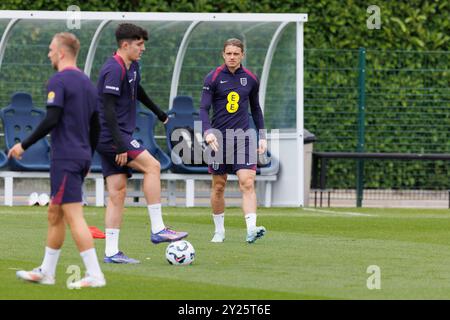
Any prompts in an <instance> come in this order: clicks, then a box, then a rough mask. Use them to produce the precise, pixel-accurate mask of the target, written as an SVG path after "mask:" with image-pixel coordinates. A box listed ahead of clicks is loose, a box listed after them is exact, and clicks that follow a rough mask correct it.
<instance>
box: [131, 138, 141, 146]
mask: <svg viewBox="0 0 450 320" xmlns="http://www.w3.org/2000/svg"><path fill="white" fill-rule="evenodd" d="M130 144H131V145H132V146H133V147H135V148H140V147H141V145H140V144H139V142H138V141H137V140H136V139H134V140H131V141H130Z"/></svg>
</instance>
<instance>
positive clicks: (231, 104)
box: [227, 91, 241, 113]
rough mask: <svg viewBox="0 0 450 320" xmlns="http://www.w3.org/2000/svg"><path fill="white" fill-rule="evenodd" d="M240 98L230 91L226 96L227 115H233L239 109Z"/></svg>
mask: <svg viewBox="0 0 450 320" xmlns="http://www.w3.org/2000/svg"><path fill="white" fill-rule="evenodd" d="M240 98H241V97H239V94H238V93H237V92H234V91H231V92H230V93H229V94H228V96H227V100H228V103H227V111H228V112H229V113H235V112H236V111H238V109H239V104H238V102H239V99H240Z"/></svg>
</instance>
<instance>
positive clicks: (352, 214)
mask: <svg viewBox="0 0 450 320" xmlns="http://www.w3.org/2000/svg"><path fill="white" fill-rule="evenodd" d="M303 210H305V211H313V212H320V213H332V214H341V215H344V216H356V217H376V216H377V215H375V214H368V213H359V212H347V211H331V210H322V209H314V208H303Z"/></svg>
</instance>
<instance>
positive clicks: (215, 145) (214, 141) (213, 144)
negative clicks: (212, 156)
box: [205, 133, 219, 151]
mask: <svg viewBox="0 0 450 320" xmlns="http://www.w3.org/2000/svg"><path fill="white" fill-rule="evenodd" d="M205 141H206V143H207V144H208V145H210V146H211V148H212V149H213V151H218V150H219V143H218V142H217V138H216V136H215V135H214V134H213V133H208V134H207V135H206V137H205Z"/></svg>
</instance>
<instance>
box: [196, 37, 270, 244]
mask: <svg viewBox="0 0 450 320" xmlns="http://www.w3.org/2000/svg"><path fill="white" fill-rule="evenodd" d="M222 56H223V59H224V62H225V63H224V64H223V65H221V66H220V67H218V68H216V69H214V70H212V71H211V72H210V73H209V74H208V75H207V76H206V78H205V81H204V85H203V91H202V97H201V104H200V118H201V120H202V128H203V131H204V137H205V141H206V143H207V144H209V145H210V146H211V147H212V149H213V150H214V151H215V152H216V153H219V154H221V155H223V156H222V157H221V158H222V159H224V158H225V161H223V162H219V161H212V162H211V161H210V164H209V172H210V173H212V175H213V176H212V192H211V206H212V210H213V220H214V224H215V233H214V237H213V239H212V240H211V242H223V241H224V240H225V227H224V218H225V216H224V210H225V199H224V192H225V186H226V182H227V174H236V175H237V176H238V180H239V187H240V190H241V192H242V209H243V211H244V215H245V221H246V224H247V238H246V241H247V242H248V243H253V242H255V241H256V240H257V239H259V238H261V237H262V236H264V233H265V232H266V229H265V228H264V227H262V226H261V227H257V226H256V192H255V187H254V184H255V175H256V165H257V160H256V151H258V153H260V154H262V153H264V152H265V150H266V148H267V142H266V139H265V135H264V132H263V130H262V129H264V120H263V115H262V111H261V107H260V105H259V99H258V92H259V81H258V79H257V78H256V76H255V75H254V74H253V73H251V72H250V71H249V70H247V69H246V68H244V67H243V66H242V65H241V61H242V59H243V58H244V45H243V43H242V42H241V41H240V40H239V39H229V40H227V41H226V42H225V43H224V46H223V53H222ZM249 104H250V110H251V114H252V117H253V119H254V121H255V124H256V129H257V130H260V139H259V141H258V147H256V141H255V140H256V133H255V132H253V133H252V132H251V130H248V129H249V115H248V106H249ZM211 106H212V108H213V114H212V123H211V122H210V119H209V110H210V108H211ZM227 131H228V132H227ZM230 131H231V132H232V133H233V132H234V133H237V134H236V135H234V134H233V135H231V138H230V136H229V132H230ZM239 132H240V133H239ZM252 146H253V147H252ZM225 155H226V156H225Z"/></svg>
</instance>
